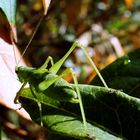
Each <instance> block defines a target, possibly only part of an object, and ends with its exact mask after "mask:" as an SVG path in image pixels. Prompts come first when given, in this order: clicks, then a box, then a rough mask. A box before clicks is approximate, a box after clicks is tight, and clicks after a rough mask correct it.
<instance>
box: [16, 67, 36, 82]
mask: <svg viewBox="0 0 140 140" xmlns="http://www.w3.org/2000/svg"><path fill="white" fill-rule="evenodd" d="M32 69H33V68H32V67H23V66H20V67H16V68H15V73H16V74H17V76H18V78H19V81H20V82H21V83H24V82H27V81H28V79H29V77H30V71H31V70H32Z"/></svg>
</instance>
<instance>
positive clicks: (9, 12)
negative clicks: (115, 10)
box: [0, 0, 16, 25]
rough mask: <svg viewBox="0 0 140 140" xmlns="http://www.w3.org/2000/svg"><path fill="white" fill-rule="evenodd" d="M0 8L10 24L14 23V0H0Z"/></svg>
mask: <svg viewBox="0 0 140 140" xmlns="http://www.w3.org/2000/svg"><path fill="white" fill-rule="evenodd" d="M0 8H1V9H2V11H3V12H4V14H5V15H6V17H7V19H8V21H9V23H10V25H15V19H16V0H0Z"/></svg>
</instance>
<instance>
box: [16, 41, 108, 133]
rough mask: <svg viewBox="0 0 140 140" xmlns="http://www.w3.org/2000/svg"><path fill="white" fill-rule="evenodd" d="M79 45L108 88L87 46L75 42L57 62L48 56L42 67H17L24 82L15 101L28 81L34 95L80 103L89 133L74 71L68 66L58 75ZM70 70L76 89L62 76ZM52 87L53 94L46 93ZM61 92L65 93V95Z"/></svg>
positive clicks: (21, 80) (84, 122)
mask: <svg viewBox="0 0 140 140" xmlns="http://www.w3.org/2000/svg"><path fill="white" fill-rule="evenodd" d="M77 46H79V47H80V48H81V49H82V50H83V52H84V54H85V56H86V57H87V59H88V60H89V62H90V63H91V65H92V67H93V68H94V69H95V70H96V72H97V74H98V76H99V77H100V79H101V80H102V82H103V83H104V86H105V87H106V88H108V87H107V85H106V83H105V81H104V79H103V78H102V76H101V75H100V73H99V71H98V69H97V68H96V66H95V64H94V62H93V61H92V60H91V58H90V57H89V55H88V54H87V52H86V50H85V48H84V47H83V46H82V45H81V44H80V43H78V42H74V43H73V45H72V47H71V48H70V50H69V51H68V52H67V53H66V54H65V55H64V57H62V58H61V59H60V60H59V61H58V62H56V63H55V64H53V60H52V58H51V57H48V59H47V60H46V62H45V63H44V64H43V65H42V66H41V67H40V68H32V67H23V66H21V67H16V73H17V75H18V77H19V80H20V82H22V83H24V84H23V86H22V87H21V89H20V90H19V92H18V93H17V95H16V97H15V100H14V102H15V103H17V100H18V98H19V96H20V91H21V90H22V88H23V87H24V86H25V84H26V83H28V84H29V86H30V89H31V91H32V94H33V95H34V97H35V94H34V92H38V91H39V93H40V92H41V93H43V94H45V95H46V96H49V97H51V98H53V99H56V100H59V101H61V100H62V101H68V102H73V103H79V105H80V110H81V114H82V119H83V125H84V128H85V133H87V134H88V129H87V125H86V117H85V113H84V108H83V104H82V99H81V96H80V92H79V89H78V82H77V79H76V77H75V74H74V72H73V71H72V69H70V68H68V69H66V70H65V71H64V72H63V73H62V74H60V75H56V74H57V72H58V70H59V69H60V67H61V66H62V64H63V63H64V61H65V60H66V59H67V57H68V56H69V55H70V53H71V52H72V51H73V50H74V49H75V48H76V47H77ZM49 61H50V62H51V64H52V66H51V68H49V69H46V68H47V65H48V63H49ZM69 72H70V73H71V74H72V76H73V79H74V83H75V85H76V86H75V87H76V89H73V88H72V87H71V86H70V84H69V83H68V82H66V81H65V80H64V79H62V77H63V76H64V75H66V74H68V73H69ZM50 87H53V88H50ZM54 87H57V91H55V88H54ZM50 89H51V92H50V93H51V94H46V93H48V90H50ZM52 89H54V90H52ZM58 89H59V90H60V92H58ZM61 91H62V92H61ZM61 93H63V95H62V94H61ZM64 93H66V94H64ZM38 106H39V108H40V117H41V105H40V103H38ZM41 123H42V122H41Z"/></svg>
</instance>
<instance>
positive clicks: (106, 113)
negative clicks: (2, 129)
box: [20, 85, 140, 140]
mask: <svg viewBox="0 0 140 140" xmlns="http://www.w3.org/2000/svg"><path fill="white" fill-rule="evenodd" d="M72 86H74V85H72ZM79 89H80V92H81V96H82V99H83V104H84V109H85V114H86V118H87V120H88V131H89V134H90V136H91V137H96V138H97V139H101V140H106V139H117V138H118V137H117V136H118V135H119V136H120V137H124V138H126V139H130V140H132V139H139V138H140V135H139V134H140V129H139V123H140V119H139V118H140V100H139V99H137V98H134V97H131V96H129V95H127V94H125V93H123V92H121V91H119V90H113V89H106V88H104V87H96V86H91V85H90V86H89V85H79ZM37 98H38V100H39V101H40V102H41V103H42V104H43V124H44V126H45V127H47V128H49V130H50V131H51V132H52V133H54V134H59V135H60V136H61V135H62V136H65V137H66V136H67V137H73V138H76V139H84V138H85V137H86V136H87V135H86V134H85V133H84V128H83V124H82V119H81V113H80V109H79V104H72V103H69V102H59V101H56V100H53V99H51V98H48V97H47V96H45V95H43V94H41V93H38V97H37ZM35 101H36V99H34V98H33V97H32V95H31V93H30V91H29V89H24V90H23V91H22V97H21V99H20V102H21V103H22V106H23V107H24V108H25V109H26V110H27V112H28V113H29V114H30V116H31V118H32V119H33V120H34V121H35V122H38V123H39V122H40V117H39V112H38V109H37V108H38V107H37V104H36V105H35ZM35 110H36V111H35Z"/></svg>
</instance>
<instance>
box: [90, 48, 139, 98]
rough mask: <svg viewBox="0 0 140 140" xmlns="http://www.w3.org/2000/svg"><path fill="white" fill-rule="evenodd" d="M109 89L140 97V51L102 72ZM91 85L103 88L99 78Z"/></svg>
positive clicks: (124, 57) (119, 60) (130, 54)
mask: <svg viewBox="0 0 140 140" xmlns="http://www.w3.org/2000/svg"><path fill="white" fill-rule="evenodd" d="M101 75H102V76H103V78H104V79H105V81H106V83H107V85H108V87H110V88H114V89H119V90H122V91H124V92H125V93H127V94H129V95H131V96H134V97H140V49H137V50H135V51H134V52H131V53H129V54H128V55H125V56H123V57H121V58H119V59H118V60H116V61H115V62H113V63H112V64H110V65H109V66H107V67H106V68H105V69H103V70H102V71H101ZM91 85H98V86H103V84H102V83H101V81H100V79H99V77H98V76H96V77H95V78H94V79H93V81H92V82H91Z"/></svg>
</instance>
